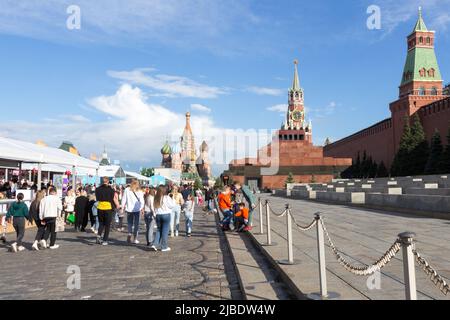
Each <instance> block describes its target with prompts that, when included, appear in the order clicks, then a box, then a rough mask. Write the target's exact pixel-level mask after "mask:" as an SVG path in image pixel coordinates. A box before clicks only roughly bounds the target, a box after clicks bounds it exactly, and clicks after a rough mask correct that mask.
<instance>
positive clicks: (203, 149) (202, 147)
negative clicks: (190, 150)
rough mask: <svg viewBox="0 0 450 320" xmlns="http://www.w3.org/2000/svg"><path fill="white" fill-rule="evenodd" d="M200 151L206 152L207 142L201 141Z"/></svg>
mask: <svg viewBox="0 0 450 320" xmlns="http://www.w3.org/2000/svg"><path fill="white" fill-rule="evenodd" d="M200 152H208V144H207V143H206V141H203V143H202V145H201V146H200Z"/></svg>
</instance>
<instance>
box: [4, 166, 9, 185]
mask: <svg viewBox="0 0 450 320" xmlns="http://www.w3.org/2000/svg"><path fill="white" fill-rule="evenodd" d="M8 179H9V177H8V168H5V181H6V182H8Z"/></svg>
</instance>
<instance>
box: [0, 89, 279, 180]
mask: <svg viewBox="0 0 450 320" xmlns="http://www.w3.org/2000/svg"><path fill="white" fill-rule="evenodd" d="M86 108H91V109H93V110H95V111H98V113H99V114H100V115H102V116H103V117H104V120H100V121H97V122H92V121H91V122H87V121H76V120H81V119H82V118H79V117H75V118H74V120H75V121H57V119H56V120H55V119H47V120H40V119H37V120H36V121H33V122H28V121H22V120H20V121H8V122H7V123H5V124H4V125H3V126H2V127H1V128H0V136H8V137H11V138H16V139H20V140H25V141H37V140H43V141H45V142H46V143H47V144H48V145H50V146H55V147H58V146H59V145H60V144H61V141H63V140H69V141H71V142H73V143H74V145H75V146H76V147H77V148H78V150H80V152H81V153H82V155H84V156H89V155H90V154H100V153H101V152H102V150H103V146H106V147H107V149H108V153H109V155H110V157H111V158H112V159H120V160H121V163H122V164H126V163H139V164H140V165H143V166H150V165H152V166H154V165H159V163H160V161H161V154H160V149H161V146H162V145H163V144H164V141H165V139H166V138H167V137H169V140H170V141H179V137H180V136H181V134H182V132H183V129H184V127H185V121H186V118H185V115H184V114H182V113H176V112H173V111H172V110H170V109H168V108H167V107H164V106H161V105H158V104H152V103H150V102H149V101H148V99H147V98H146V96H145V95H144V93H143V92H142V90H141V89H139V88H137V87H133V86H132V85H130V84H122V85H121V86H120V87H119V88H118V90H117V91H116V92H115V93H114V94H113V95H102V96H98V97H94V98H91V99H88V101H87V104H86ZM191 127H192V130H193V132H194V134H195V139H196V145H197V148H198V147H200V144H201V142H202V141H203V140H206V141H207V142H208V143H209V145H210V155H209V156H210V158H211V163H212V165H213V166H214V167H215V168H217V167H218V166H222V168H223V166H224V165H226V164H228V163H229V162H230V161H231V160H232V159H234V158H243V157H245V156H255V154H256V150H257V149H258V147H261V146H262V145H264V143H265V142H266V141H267V139H268V137H270V136H271V134H272V133H271V132H266V133H264V132H263V133H262V134H260V135H259V136H258V135H257V131H256V130H247V129H246V131H244V130H239V129H227V128H222V127H218V126H216V124H215V123H214V121H213V120H212V119H211V118H210V117H209V116H205V115H202V116H196V115H193V116H191ZM49 128H51V129H50V130H49ZM245 136H250V140H251V141H250V142H249V143H250V144H251V146H248V147H246V146H245V143H247V142H245V140H242V142H241V143H239V144H238V145H236V144H235V141H240V140H239V139H243V138H244V137H245ZM261 137H262V138H261ZM258 138H259V140H258ZM224 139H225V140H226V141H227V143H224V142H223V141H225V140H224ZM257 141H258V142H257ZM216 173H218V172H217V171H216Z"/></svg>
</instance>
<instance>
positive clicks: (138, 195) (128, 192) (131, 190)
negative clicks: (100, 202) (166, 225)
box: [122, 180, 145, 244]
mask: <svg viewBox="0 0 450 320" xmlns="http://www.w3.org/2000/svg"><path fill="white" fill-rule="evenodd" d="M144 204H145V203H144V193H143V192H142V191H141V190H140V186H139V182H138V181H137V180H133V181H132V182H131V185H130V187H128V188H126V189H125V192H124V194H123V197H122V211H125V212H126V214H127V223H128V237H127V242H128V243H131V237H132V236H133V243H134V244H138V243H139V241H138V235H139V222H140V216H141V214H143V213H144Z"/></svg>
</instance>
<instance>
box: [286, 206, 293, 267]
mask: <svg viewBox="0 0 450 320" xmlns="http://www.w3.org/2000/svg"><path fill="white" fill-rule="evenodd" d="M286 210H287V212H286V227H287V245H288V261H289V264H294V250H293V247H292V217H291V209H290V207H289V205H286Z"/></svg>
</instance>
